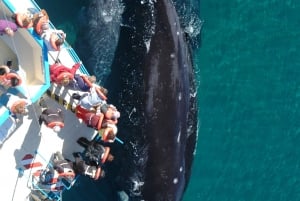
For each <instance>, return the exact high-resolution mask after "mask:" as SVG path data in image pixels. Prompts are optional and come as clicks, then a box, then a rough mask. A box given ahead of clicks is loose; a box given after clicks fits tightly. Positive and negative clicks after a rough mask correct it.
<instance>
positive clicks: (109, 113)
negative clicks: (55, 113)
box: [75, 103, 120, 130]
mask: <svg viewBox="0 0 300 201" xmlns="http://www.w3.org/2000/svg"><path fill="white" fill-rule="evenodd" d="M75 113H76V116H77V117H78V118H79V119H84V118H85V116H84V115H85V114H87V113H96V114H97V115H100V114H103V118H102V127H103V126H104V127H106V125H107V124H117V123H118V118H120V112H119V111H118V110H117V108H116V107H115V106H114V105H112V104H107V103H103V104H102V105H100V106H99V107H97V108H96V109H92V110H90V109H86V108H85V107H82V106H81V105H80V104H78V105H77V106H76V108H75ZM98 130H99V129H98Z"/></svg>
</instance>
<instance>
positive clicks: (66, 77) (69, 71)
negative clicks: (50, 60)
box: [50, 61, 82, 86]
mask: <svg viewBox="0 0 300 201" xmlns="http://www.w3.org/2000/svg"><path fill="white" fill-rule="evenodd" d="M81 64H82V63H81V61H80V62H78V63H76V64H74V65H73V66H72V68H68V67H66V66H64V65H63V64H61V63H59V62H56V63H54V64H52V65H51V66H50V79H51V82H53V83H56V84H58V85H63V86H66V85H68V84H69V83H70V82H71V81H72V80H73V79H74V74H75V73H76V71H77V70H78V69H79V67H80V66H81Z"/></svg>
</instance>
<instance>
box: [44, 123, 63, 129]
mask: <svg viewBox="0 0 300 201" xmlns="http://www.w3.org/2000/svg"><path fill="white" fill-rule="evenodd" d="M47 126H48V127H49V128H54V126H59V127H61V128H63V127H64V126H65V124H64V123H63V122H59V121H54V122H50V123H49V124H48V125H47Z"/></svg>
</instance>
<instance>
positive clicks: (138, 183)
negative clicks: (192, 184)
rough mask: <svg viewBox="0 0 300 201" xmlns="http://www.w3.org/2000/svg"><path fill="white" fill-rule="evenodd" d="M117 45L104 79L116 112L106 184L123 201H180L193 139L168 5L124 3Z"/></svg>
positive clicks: (180, 52)
mask: <svg viewBox="0 0 300 201" xmlns="http://www.w3.org/2000/svg"><path fill="white" fill-rule="evenodd" d="M123 3H124V8H125V9H124V13H123V15H122V20H123V21H122V26H121V28H120V35H119V41H118V44H117V47H116V51H115V57H114V60H113V63H112V66H111V74H110V76H109V78H108V79H107V83H106V86H108V87H109V100H111V101H112V102H113V103H114V104H115V105H116V106H117V108H118V109H119V110H120V112H121V118H120V121H119V123H118V127H119V133H118V136H119V137H120V138H121V139H122V140H123V141H124V142H125V144H124V145H120V144H116V143H115V144H114V145H113V146H114V147H113V150H114V155H115V160H114V162H113V164H112V165H110V166H109V168H108V169H109V173H108V179H109V180H111V181H112V180H114V181H115V184H114V185H115V186H116V190H119V191H125V192H126V193H127V194H128V196H129V200H146V201H177V200H181V199H182V197H183V193H184V191H185V188H186V186H187V184H188V181H189V177H190V174H191V166H192V161H193V154H194V150H195V144H196V136H197V106H196V95H195V94H196V92H195V91H196V87H195V82H194V71H193V65H192V58H191V54H190V51H189V50H190V49H189V47H188V44H187V42H186V36H185V34H184V32H183V31H182V30H181V27H180V22H179V19H178V16H177V14H176V10H175V8H174V6H173V5H172V3H171V2H170V1H169V0H159V1H140V0H138V1H135V0H124V1H123Z"/></svg>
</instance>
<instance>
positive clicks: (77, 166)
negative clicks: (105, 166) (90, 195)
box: [73, 152, 105, 180]
mask: <svg viewBox="0 0 300 201" xmlns="http://www.w3.org/2000/svg"><path fill="white" fill-rule="evenodd" d="M73 156H74V158H75V161H74V163H73V168H74V171H75V173H76V174H80V175H85V176H89V177H90V178H92V179H94V180H97V179H100V178H103V177H104V176H105V171H104V170H102V169H101V168H98V167H96V166H92V165H88V164H86V162H85V161H84V160H83V159H82V157H81V156H80V153H78V152H75V153H73Z"/></svg>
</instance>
